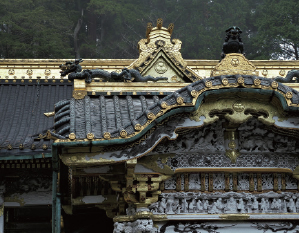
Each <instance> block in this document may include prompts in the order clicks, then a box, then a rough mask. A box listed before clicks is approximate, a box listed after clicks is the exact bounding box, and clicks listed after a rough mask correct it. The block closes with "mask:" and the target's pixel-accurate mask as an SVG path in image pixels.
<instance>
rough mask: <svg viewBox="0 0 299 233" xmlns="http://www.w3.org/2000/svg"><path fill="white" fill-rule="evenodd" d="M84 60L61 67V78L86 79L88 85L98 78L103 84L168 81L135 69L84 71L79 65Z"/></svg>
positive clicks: (77, 60) (165, 78) (67, 63)
mask: <svg viewBox="0 0 299 233" xmlns="http://www.w3.org/2000/svg"><path fill="white" fill-rule="evenodd" d="M82 61H83V60H82V59H76V60H75V62H69V61H67V62H66V63H65V64H62V65H60V66H59V67H60V69H61V70H62V71H61V72H60V73H61V76H62V77H63V76H66V75H68V79H69V80H75V79H85V82H86V83H91V82H92V81H93V79H95V78H98V79H99V81H101V82H133V81H134V82H148V81H152V82H157V81H160V80H165V81H167V80H168V78H167V77H156V78H155V77H153V76H151V75H147V76H144V77H143V76H142V75H141V74H140V72H139V71H138V70H135V69H128V68H124V69H122V72H121V73H117V72H114V71H112V72H108V71H106V70H102V69H92V70H89V69H86V70H83V71H82V67H81V65H80V64H79V63H80V62H82Z"/></svg>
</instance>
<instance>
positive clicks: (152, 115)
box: [147, 112, 155, 120]
mask: <svg viewBox="0 0 299 233" xmlns="http://www.w3.org/2000/svg"><path fill="white" fill-rule="evenodd" d="M147 118H148V119H149V120H153V119H154V118H155V114H154V113H152V112H149V113H148V114H147Z"/></svg>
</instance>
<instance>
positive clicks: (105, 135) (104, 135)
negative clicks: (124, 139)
mask: <svg viewBox="0 0 299 233" xmlns="http://www.w3.org/2000/svg"><path fill="white" fill-rule="evenodd" d="M103 137H104V139H106V140H108V139H110V138H111V134H110V133H109V132H105V133H104V134H103Z"/></svg>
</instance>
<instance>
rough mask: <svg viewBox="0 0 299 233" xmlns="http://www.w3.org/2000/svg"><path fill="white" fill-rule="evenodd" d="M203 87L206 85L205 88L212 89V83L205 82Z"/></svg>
mask: <svg viewBox="0 0 299 233" xmlns="http://www.w3.org/2000/svg"><path fill="white" fill-rule="evenodd" d="M205 85H206V87H207V88H210V87H212V85H213V84H212V82H211V81H207V82H206V83H205Z"/></svg>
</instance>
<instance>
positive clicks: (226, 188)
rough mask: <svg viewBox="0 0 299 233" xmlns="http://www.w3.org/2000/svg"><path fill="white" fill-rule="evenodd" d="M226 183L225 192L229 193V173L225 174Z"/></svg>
mask: <svg viewBox="0 0 299 233" xmlns="http://www.w3.org/2000/svg"><path fill="white" fill-rule="evenodd" d="M224 180H225V181H224V182H225V188H224V190H225V192H228V191H229V173H224Z"/></svg>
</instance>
